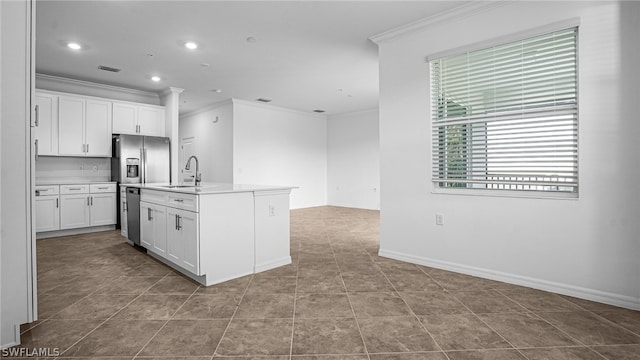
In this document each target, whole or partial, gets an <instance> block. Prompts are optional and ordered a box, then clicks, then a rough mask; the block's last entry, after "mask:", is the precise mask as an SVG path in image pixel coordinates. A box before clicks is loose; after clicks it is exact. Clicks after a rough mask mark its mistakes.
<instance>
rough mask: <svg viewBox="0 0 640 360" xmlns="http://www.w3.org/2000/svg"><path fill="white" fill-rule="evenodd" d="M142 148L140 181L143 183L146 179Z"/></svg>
mask: <svg viewBox="0 0 640 360" xmlns="http://www.w3.org/2000/svg"><path fill="white" fill-rule="evenodd" d="M143 149H144V148H140V174H139V176H140V183H141V184H144V183H146V182H147V179H146V178H145V173H144V167H145V162H144V150H143Z"/></svg>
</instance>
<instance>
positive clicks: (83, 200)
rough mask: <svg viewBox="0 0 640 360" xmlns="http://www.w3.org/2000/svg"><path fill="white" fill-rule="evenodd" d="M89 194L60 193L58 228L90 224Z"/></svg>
mask: <svg viewBox="0 0 640 360" xmlns="http://www.w3.org/2000/svg"><path fill="white" fill-rule="evenodd" d="M89 202H90V199H89V194H73V195H60V229H62V230H64V229H75V228H81V227H88V226H91V219H90V216H91V212H90V210H89V207H90V203H89Z"/></svg>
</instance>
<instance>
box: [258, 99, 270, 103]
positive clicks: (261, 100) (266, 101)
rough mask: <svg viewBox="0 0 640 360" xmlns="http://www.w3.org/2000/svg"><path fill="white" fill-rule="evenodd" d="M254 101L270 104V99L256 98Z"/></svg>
mask: <svg viewBox="0 0 640 360" xmlns="http://www.w3.org/2000/svg"><path fill="white" fill-rule="evenodd" d="M256 101H260V102H263V103H268V102H271V99H265V98H257V99H256Z"/></svg>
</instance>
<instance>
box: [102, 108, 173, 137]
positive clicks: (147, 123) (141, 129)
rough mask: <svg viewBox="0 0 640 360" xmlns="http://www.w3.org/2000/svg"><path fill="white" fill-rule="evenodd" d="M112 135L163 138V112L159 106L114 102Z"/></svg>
mask: <svg viewBox="0 0 640 360" xmlns="http://www.w3.org/2000/svg"><path fill="white" fill-rule="evenodd" d="M113 133H114V134H133V135H148V136H164V134H165V110H164V108H162V107H161V106H151V105H142V104H140V105H139V104H132V103H124V102H114V103H113Z"/></svg>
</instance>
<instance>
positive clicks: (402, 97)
mask: <svg viewBox="0 0 640 360" xmlns="http://www.w3.org/2000/svg"><path fill="white" fill-rule="evenodd" d="M639 11H640V4H638V3H633V2H630V3H625V4H623V5H619V4H618V3H616V2H593V3H592V2H553V3H552V2H547V3H544V6H541V5H540V4H539V3H535V2H506V3H502V4H501V6H497V7H494V8H492V9H489V10H486V11H484V12H478V13H476V14H473V15H469V16H466V17H465V18H463V19H460V20H457V21H456V20H451V19H449V20H447V21H444V22H437V23H432V24H431V25H429V26H428V27H427V28H424V29H422V30H418V31H414V32H411V33H407V34H404V35H402V36H399V37H397V38H395V39H391V40H388V41H384V42H381V43H380V44H379V45H380V46H379V54H380V61H379V63H380V158H381V188H382V190H383V191H382V193H381V208H382V211H381V250H380V253H381V255H384V256H389V257H395V258H399V259H404V260H407V261H412V262H416V263H422V264H427V265H432V266H436V267H440V268H448V269H453V270H457V271H461V272H466V273H471V274H476V275H480V276H485V277H489V278H495V279H501V280H506V281H510V282H513V283H520V284H526V285H529V286H532V287H538V288H543V289H549V290H552V291H556V292H560V293H565V294H573V295H576V296H580V297H584V298H590V299H594V300H600V301H604V302H609V303H615V304H619V305H623V306H628V307H635V308H638V309H640V281H639V280H638V278H639V277H640V276H639V275H640V260H639V259H640V257H639V254H640V242H639V241H638V234H640V225H639V224H640V222H639V221H638V214H640V211H639V203H640V190H639V188H638V185H637V182H638V178H639V177H640V166H639V165H640V161H638V154H640V151H638V148H639V147H638V145H637V139H638V137H639V135H640V134H639V131H640V122H638V121H637V114H638V112H639V111H640V110H639V109H638V98H637V94H638V93H640V88H639V84H640V79H639V74H640V72H638V71H637V64H638V63H640V62H639V61H640V60H639V56H638V52H639V46H640V45H639V43H638V42H637V34H638V33H637V31H638V27H637V24H638V19H639V18H640V16H639V15H638V13H639ZM574 17H580V21H581V26H580V33H579V66H580V69H579V107H580V113H579V172H580V198H579V199H578V200H549V199H547V200H544V199H526V198H504V197H487V196H461V195H444V194H432V193H431V189H432V185H431V182H430V171H429V167H430V161H431V152H430V147H431V141H430V129H429V93H430V91H429V79H428V64H427V63H426V62H425V56H428V55H429V54H433V53H436V52H440V51H445V50H448V49H453V48H457V47H461V46H466V45H469V44H474V43H476V42H481V41H485V40H489V39H493V38H497V37H501V36H505V35H507V34H512V33H516V32H520V31H525V30H528V29H532V28H536V27H540V26H543V25H545V24H549V23H553V22H557V21H563V20H567V19H571V18H574ZM634 21H635V22H634ZM436 212H442V213H444V214H445V225H444V226H436V225H435V214H436Z"/></svg>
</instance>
